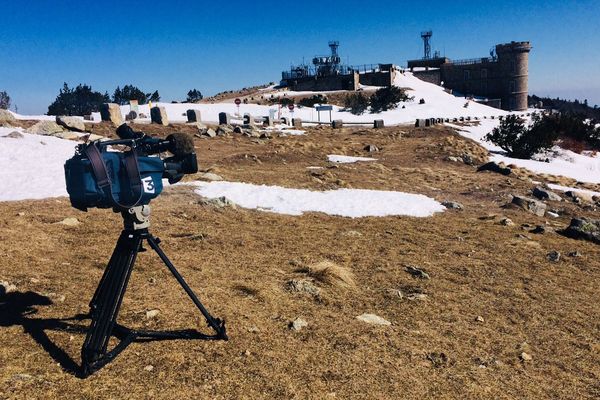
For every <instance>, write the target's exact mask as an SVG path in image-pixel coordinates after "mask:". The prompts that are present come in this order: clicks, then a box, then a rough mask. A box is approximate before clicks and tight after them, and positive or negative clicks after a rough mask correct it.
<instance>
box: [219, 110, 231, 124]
mask: <svg viewBox="0 0 600 400" xmlns="http://www.w3.org/2000/svg"><path fill="white" fill-rule="evenodd" d="M219 125H231V116H230V115H229V114H228V113H226V112H220V113H219Z"/></svg>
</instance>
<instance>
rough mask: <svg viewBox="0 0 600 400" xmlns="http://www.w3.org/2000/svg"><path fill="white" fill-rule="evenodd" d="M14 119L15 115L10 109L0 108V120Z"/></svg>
mask: <svg viewBox="0 0 600 400" xmlns="http://www.w3.org/2000/svg"><path fill="white" fill-rule="evenodd" d="M15 120H16V118H15V116H14V115H12V113H11V112H10V111H8V110H3V109H0V122H12V121H15Z"/></svg>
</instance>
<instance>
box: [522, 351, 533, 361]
mask: <svg viewBox="0 0 600 400" xmlns="http://www.w3.org/2000/svg"><path fill="white" fill-rule="evenodd" d="M520 358H521V361H524V362H528V361H531V360H533V357H531V355H529V353H525V352H522V353H521V356H520Z"/></svg>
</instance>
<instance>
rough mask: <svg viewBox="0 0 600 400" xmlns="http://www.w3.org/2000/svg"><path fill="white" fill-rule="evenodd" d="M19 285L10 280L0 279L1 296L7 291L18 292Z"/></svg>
mask: <svg viewBox="0 0 600 400" xmlns="http://www.w3.org/2000/svg"><path fill="white" fill-rule="evenodd" d="M16 291H17V287H16V286H15V285H13V284H12V283H10V282H7V281H0V296H1V295H3V294H6V293H11V292H16Z"/></svg>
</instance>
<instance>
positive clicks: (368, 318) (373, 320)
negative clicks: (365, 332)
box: [356, 314, 392, 326]
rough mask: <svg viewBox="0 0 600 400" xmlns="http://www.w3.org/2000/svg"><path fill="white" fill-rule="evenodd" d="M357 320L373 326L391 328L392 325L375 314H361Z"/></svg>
mask: <svg viewBox="0 0 600 400" xmlns="http://www.w3.org/2000/svg"><path fill="white" fill-rule="evenodd" d="M356 319H357V320H359V321H362V322H365V323H367V324H371V325H384V326H389V325H391V324H392V323H391V322H390V321H388V320H386V319H383V318H381V317H380V316H378V315H375V314H361V315H359V316H357V317H356Z"/></svg>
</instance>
